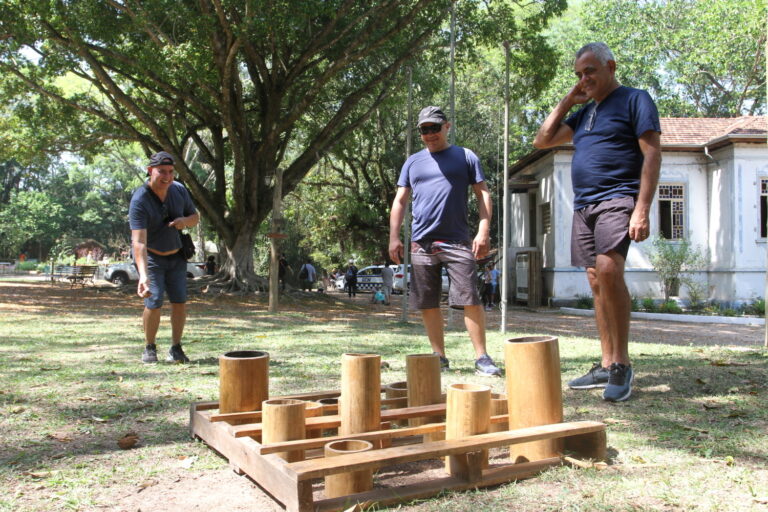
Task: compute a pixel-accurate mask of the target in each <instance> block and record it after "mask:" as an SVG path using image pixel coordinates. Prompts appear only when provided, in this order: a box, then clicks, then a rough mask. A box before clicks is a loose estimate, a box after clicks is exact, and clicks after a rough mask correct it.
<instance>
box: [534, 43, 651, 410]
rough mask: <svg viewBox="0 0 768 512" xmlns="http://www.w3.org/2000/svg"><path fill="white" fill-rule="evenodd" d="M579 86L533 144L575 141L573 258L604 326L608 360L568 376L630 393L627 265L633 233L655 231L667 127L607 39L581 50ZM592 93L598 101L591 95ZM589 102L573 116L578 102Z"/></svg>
mask: <svg viewBox="0 0 768 512" xmlns="http://www.w3.org/2000/svg"><path fill="white" fill-rule="evenodd" d="M573 68H574V72H575V73H576V77H577V78H578V81H577V83H576V85H574V86H573V88H572V89H571V90H570V92H568V94H566V95H565V97H564V98H563V99H562V100H560V103H558V104H557V106H556V107H555V109H554V110H553V111H552V113H550V114H549V116H548V117H547V119H546V120H545V121H544V124H542V126H541V128H539V132H538V133H537V134H536V138H535V140H534V142H533V145H534V146H535V147H536V148H539V149H545V148H551V147H555V146H558V145H561V144H564V143H566V142H569V141H573V144H574V147H575V148H576V151H575V153H574V156H573V162H572V167H571V178H572V179H571V180H572V183H573V191H574V196H575V197H574V205H573V208H574V215H573V230H572V234H571V264H572V265H574V266H580V267H586V269H587V279H588V280H589V285H590V287H591V288H592V293H593V295H594V303H595V319H596V321H597V327H598V331H599V332H600V345H601V349H602V361H600V362H599V363H595V364H594V365H593V367H592V369H591V370H589V372H587V374H586V375H583V376H582V377H579V378H577V379H573V380H572V381H570V382H569V383H568V385H569V386H570V387H571V388H572V389H589V388H598V387H603V388H605V390H604V391H603V398H604V399H605V400H608V401H611V402H619V401H623V400H626V399H628V398H629V397H630V395H631V394H632V381H633V379H634V371H633V370H632V366H631V364H630V360H629V349H628V338H629V314H630V309H631V308H630V305H631V299H630V295H629V291H628V290H627V286H626V283H625V281H624V265H625V260H626V257H627V251H628V250H629V244H630V241H631V240H634V241H636V242H641V241H643V240H645V239H646V238H648V236H649V234H650V224H649V221H648V216H649V211H650V208H651V202H652V201H653V195H654V194H655V193H656V185H657V183H658V179H659V169H660V167H661V143H660V134H661V127H660V124H659V114H658V112H657V110H656V105H655V104H654V103H653V100H652V99H651V97H650V96H649V95H648V93H647V92H645V91H642V90H639V89H632V88H630V87H625V86H622V85H621V84H619V82H618V80H617V79H616V74H615V73H616V60H615V59H614V57H613V54H612V53H611V50H610V49H609V48H608V46H606V45H605V43H590V44H588V45H585V46H584V47H582V48H581V49H580V50H579V51H578V52H576V60H575V63H574V66H573ZM590 100H592V101H590ZM582 104H586V105H584V106H583V107H582V108H581V109H580V110H578V111H577V112H576V113H575V114H573V115H571V116H570V117H568V118H567V119H565V117H566V115H567V114H568V112H569V111H570V110H571V108H572V107H573V106H574V105H582Z"/></svg>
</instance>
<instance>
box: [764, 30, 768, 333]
mask: <svg viewBox="0 0 768 512" xmlns="http://www.w3.org/2000/svg"><path fill="white" fill-rule="evenodd" d="M765 25H766V29H768V20H766V22H765ZM764 53H765V78H766V80H765V94H766V96H765V97H766V98H768V39H766V41H765V52H764ZM765 225H766V228H767V229H768V215H766V218H765ZM765 262H766V263H765V269H766V270H765V293H764V294H763V299H765V300H766V301H768V243H766V244H765ZM763 347H765V348H768V308H766V309H765V339H763Z"/></svg>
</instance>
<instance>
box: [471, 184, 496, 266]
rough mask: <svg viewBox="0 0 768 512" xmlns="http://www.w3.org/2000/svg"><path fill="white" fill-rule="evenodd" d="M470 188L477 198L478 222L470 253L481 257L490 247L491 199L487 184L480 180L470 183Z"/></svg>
mask: <svg viewBox="0 0 768 512" xmlns="http://www.w3.org/2000/svg"><path fill="white" fill-rule="evenodd" d="M472 190H474V192H475V197H476V198H477V211H478V214H479V216H480V222H479V223H478V227H477V235H476V236H475V239H474V240H473V241H472V253H473V254H474V255H475V258H477V259H479V258H483V257H485V256H486V255H487V254H488V251H489V250H490V249H491V217H492V215H493V200H492V199H491V192H490V191H489V190H488V185H487V184H486V183H485V182H484V181H481V182H480V183H475V184H473V185H472Z"/></svg>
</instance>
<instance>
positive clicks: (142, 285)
mask: <svg viewBox="0 0 768 512" xmlns="http://www.w3.org/2000/svg"><path fill="white" fill-rule="evenodd" d="M136 294H137V295H138V296H139V297H141V298H142V299H146V298H147V297H150V296H151V295H152V292H150V291H149V278H148V277H146V276H144V277H140V278H139V287H138V288H137V290H136Z"/></svg>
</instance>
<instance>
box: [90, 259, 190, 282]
mask: <svg viewBox="0 0 768 512" xmlns="http://www.w3.org/2000/svg"><path fill="white" fill-rule="evenodd" d="M204 274H205V263H201V262H199V261H198V262H193V261H188V262H187V278H188V279H189V278H195V277H200V276H202V275H204ZM104 279H106V280H107V281H109V282H110V283H114V284H119V285H123V284H126V283H129V282H131V281H138V280H139V272H138V271H137V270H136V266H135V265H134V264H133V262H132V261H131V262H125V263H113V264H112V265H109V266H108V267H107V270H106V271H105V272H104Z"/></svg>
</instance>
